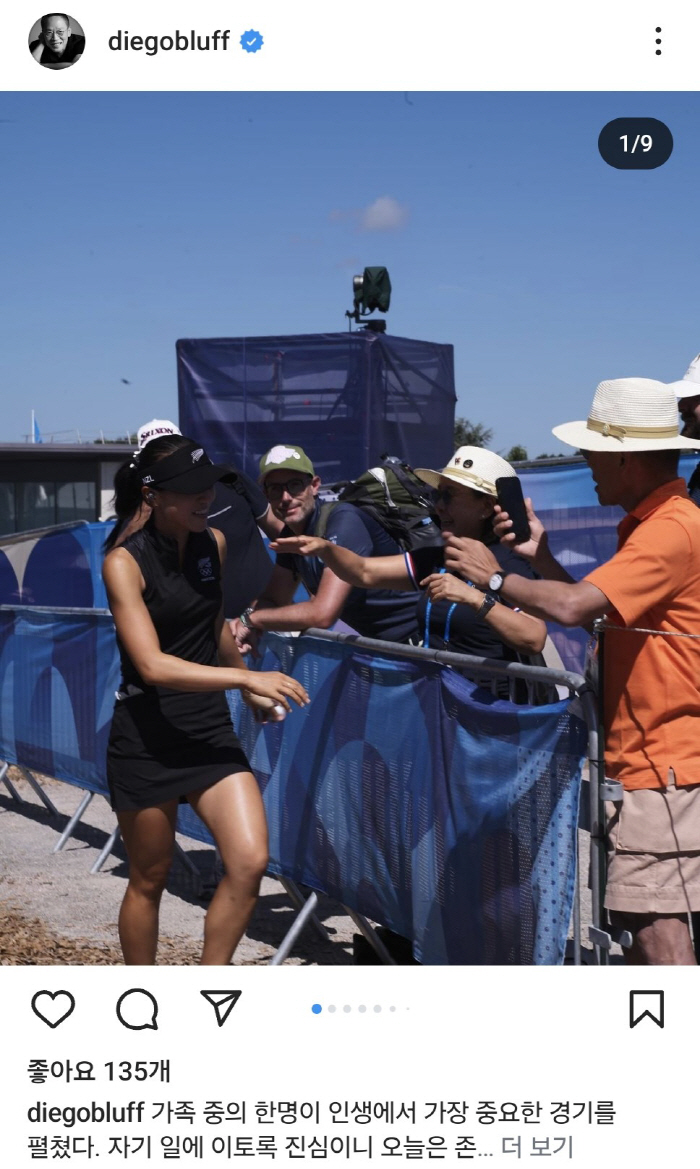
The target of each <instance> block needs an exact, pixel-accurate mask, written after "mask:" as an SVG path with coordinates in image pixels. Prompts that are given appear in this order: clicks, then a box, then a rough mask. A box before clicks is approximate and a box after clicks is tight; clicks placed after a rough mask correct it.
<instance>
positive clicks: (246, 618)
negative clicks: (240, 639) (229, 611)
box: [238, 605, 255, 629]
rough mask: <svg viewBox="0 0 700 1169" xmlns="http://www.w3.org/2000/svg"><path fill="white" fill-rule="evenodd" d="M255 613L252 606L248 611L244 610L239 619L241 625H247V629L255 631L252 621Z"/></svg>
mask: <svg viewBox="0 0 700 1169" xmlns="http://www.w3.org/2000/svg"><path fill="white" fill-rule="evenodd" d="M254 611H255V610H254V609H253V607H252V605H249V606H248V608H247V609H244V610H243V612H242V613H241V615H240V617H239V618H238V620H239V621H240V623H241V625H245V627H246V629H253V628H254V626H253V623H252V621H251V620H250V614H251V613H253V612H254Z"/></svg>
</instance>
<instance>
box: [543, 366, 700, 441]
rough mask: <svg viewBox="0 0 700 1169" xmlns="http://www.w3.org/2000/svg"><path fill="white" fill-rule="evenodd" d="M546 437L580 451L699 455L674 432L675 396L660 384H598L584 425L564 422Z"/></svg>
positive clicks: (636, 380)
mask: <svg viewBox="0 0 700 1169" xmlns="http://www.w3.org/2000/svg"><path fill="white" fill-rule="evenodd" d="M552 434H553V435H554V436H555V437H556V438H558V439H561V441H562V442H565V443H566V444H567V446H572V447H577V448H580V449H581V450H584V451H622V450H624V451H671V450H673V451H676V450H678V451H681V450H699V449H700V442H696V441H695V440H693V439H691V438H683V437H682V435H681V434H680V433H679V429H678V401H677V399H676V394H675V392H674V390H673V389H671V387H670V386H667V385H666V384H665V383H664V382H655V381H652V380H651V379H650V378H646V377H624V378H618V379H617V380H616V381H611V382H601V383H600V385H599V386H598V389H597V390H596V392H595V397H594V398H593V405H592V406H591V409H590V413H589V415H588V419H587V420H586V421H585V422H564V423H563V424H562V425H561V426H555V427H554V429H553V430H552Z"/></svg>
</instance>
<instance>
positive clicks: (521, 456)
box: [506, 443, 527, 463]
mask: <svg viewBox="0 0 700 1169" xmlns="http://www.w3.org/2000/svg"><path fill="white" fill-rule="evenodd" d="M526 458H527V451H526V449H525V447H524V446H521V445H520V443H516V444H515V446H512V447H511V448H510V450H509V451H508V454H507V455H506V459H507V460H508V462H509V463H523V462H524V461H525V459H526Z"/></svg>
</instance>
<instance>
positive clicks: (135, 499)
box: [103, 434, 190, 553]
mask: <svg viewBox="0 0 700 1169" xmlns="http://www.w3.org/2000/svg"><path fill="white" fill-rule="evenodd" d="M189 444H190V439H188V438H183V437H182V435H179V434H172V435H170V434H168V435H163V436H162V437H161V438H154V439H152V440H151V441H150V442H149V443H147V444H146V446H145V447H144V448H143V449H142V450H140V451H137V452H136V454H133V455H130V456H129V458H128V459H127V460H126V462H125V463H122V465H121V467H120V468H119V470H118V471H117V473H116V475H115V476H114V500H113V502H112V506H113V508H114V512H115V515H116V517H117V522H116V524H115V525H114V527H113V529H112V531H111V532H110V533H109V535H108V537H107V539H106V540H105V542H104V545H103V549H104V551H105V553H107V552H109V551H111V549H112V548H114V546H115V544H116V543H117V542H118V540H119V537H120V535H121V533H122V532H123V531H124V528H125V527H126V525H127V524H128V523H129V521H130V520H132V519H133V518H134V516H135V515H136V513H137V512H138V510H139V508H140V507H141V505H142V503H143V495H142V494H141V486H142V476H143V473H144V471H147V470H148V468H149V467H150V466H152V465H153V463H157V462H158V460H159V459H163V458H165V456H166V455H171V454H173V453H174V452H175V451H177V450H179V449H180V447H182V446H186V445H189Z"/></svg>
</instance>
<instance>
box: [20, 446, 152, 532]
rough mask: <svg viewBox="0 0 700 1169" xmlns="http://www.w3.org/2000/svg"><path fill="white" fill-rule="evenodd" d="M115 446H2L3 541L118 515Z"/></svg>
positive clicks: (123, 451) (119, 457)
mask: <svg viewBox="0 0 700 1169" xmlns="http://www.w3.org/2000/svg"><path fill="white" fill-rule="evenodd" d="M132 449H133V448H131V447H128V446H126V445H123V444H116V443H75V444H65V445H63V444H59V443H5V444H0V536H7V535H12V534H13V533H14V532H27V531H32V530H34V529H35V528H48V527H53V525H54V524H67V523H71V522H74V521H75V520H88V521H90V522H94V521H96V520H106V519H108V518H109V517H110V516H111V515H113V514H114V513H113V509H112V497H113V495H114V473H115V471H116V470H117V468H118V467H119V466H120V465H121V464H122V463H123V462H124V460H125V459H126V458H127V456H128V455H129V454H130V453H131V451H132Z"/></svg>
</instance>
